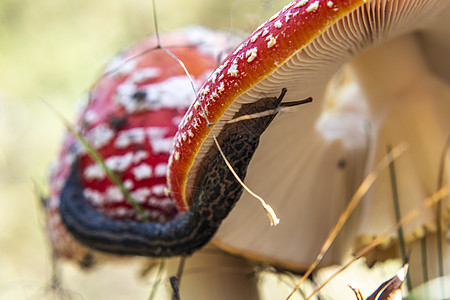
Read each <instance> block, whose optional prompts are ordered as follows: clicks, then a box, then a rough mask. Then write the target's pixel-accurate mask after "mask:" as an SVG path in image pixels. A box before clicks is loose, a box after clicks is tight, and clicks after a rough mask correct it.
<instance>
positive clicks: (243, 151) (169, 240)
mask: <svg viewBox="0 0 450 300" xmlns="http://www.w3.org/2000/svg"><path fill="white" fill-rule="evenodd" d="M283 95H284V94H282V95H281V96H280V97H267V98H262V99H260V100H259V101H257V102H255V103H253V104H247V105H243V106H242V108H241V109H240V110H239V112H238V113H236V116H235V117H240V116H243V115H247V114H255V113H259V112H264V111H266V110H270V109H274V108H277V107H278V106H279V104H280V102H281V100H282V98H283ZM275 116H276V114H273V115H269V116H263V117H259V118H252V119H249V120H244V121H241V122H236V123H231V124H227V125H225V126H224V129H223V130H222V131H221V133H220V134H219V135H218V136H217V140H218V142H219V145H220V147H221V149H222V151H223V152H224V154H225V156H226V157H227V159H228V161H229V162H230V164H231V165H232V166H233V168H234V170H235V171H236V173H237V175H238V176H239V177H240V178H244V177H245V175H246V170H247V166H248V164H249V163H250V161H251V159H252V157H253V154H254V152H255V150H256V148H257V147H258V144H259V139H260V136H261V135H262V134H263V132H264V131H265V129H266V128H267V127H268V126H269V124H270V123H271V122H272V121H273V119H274V118H275ZM200 169H201V172H199V173H198V174H199V175H198V176H197V178H196V179H195V187H194V193H193V195H194V197H193V201H192V207H190V209H189V210H188V211H187V212H180V213H179V215H178V216H177V217H176V218H175V219H173V220H171V221H169V222H166V223H152V222H137V221H129V220H114V219H112V218H110V217H108V216H107V215H105V214H103V213H102V212H100V211H99V210H97V209H95V208H94V207H93V206H92V205H91V204H90V203H89V202H88V200H87V198H86V197H85V195H84V191H83V185H82V180H81V174H80V171H79V163H78V162H75V163H74V164H73V165H72V169H71V172H70V175H69V177H68V179H67V181H66V184H65V186H64V189H63V190H62V193H61V203H60V207H59V210H60V214H61V218H62V221H63V223H64V224H65V226H66V228H67V230H68V231H69V232H70V233H71V234H72V235H73V236H74V237H75V238H76V239H77V240H78V241H79V242H81V243H82V244H84V245H86V246H88V247H90V248H93V249H96V250H99V251H103V252H108V253H115V254H127V255H138V256H151V257H160V256H174V255H184V254H190V253H192V252H194V251H195V250H197V249H199V248H200V247H202V246H203V245H204V244H205V243H207V242H208V241H209V240H210V238H211V237H212V236H213V235H214V233H215V232H216V230H217V228H218V227H219V225H220V224H221V223H222V220H223V219H224V218H225V217H226V216H227V215H228V213H229V212H230V210H231V209H232V208H233V206H234V204H235V203H236V201H237V200H238V199H239V198H240V197H241V194H242V191H243V188H242V186H241V185H240V184H239V183H238V182H237V181H236V179H235V178H234V175H233V174H232V172H231V171H230V170H229V169H228V167H227V165H226V163H225V161H224V160H223V158H222V157H221V155H220V153H219V150H218V149H217V147H216V146H212V147H210V149H209V150H208V152H207V155H206V156H205V158H204V160H203V161H202V163H201V168H200Z"/></svg>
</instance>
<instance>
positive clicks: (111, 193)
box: [105, 185, 124, 202]
mask: <svg viewBox="0 0 450 300" xmlns="http://www.w3.org/2000/svg"><path fill="white" fill-rule="evenodd" d="M105 197H106V200H107V201H111V202H122V201H123V200H124V196H123V194H122V191H121V190H120V188H119V187H117V186H115V185H114V186H109V187H108V188H107V189H106V191H105Z"/></svg>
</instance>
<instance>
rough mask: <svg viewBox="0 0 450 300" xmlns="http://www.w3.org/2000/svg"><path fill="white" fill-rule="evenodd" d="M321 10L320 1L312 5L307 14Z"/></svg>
mask: <svg viewBox="0 0 450 300" xmlns="http://www.w3.org/2000/svg"><path fill="white" fill-rule="evenodd" d="M318 8H319V1H314V2H313V3H311V4H310V5H309V6H308V8H306V11H307V12H314V11H316V10H317V9H318Z"/></svg>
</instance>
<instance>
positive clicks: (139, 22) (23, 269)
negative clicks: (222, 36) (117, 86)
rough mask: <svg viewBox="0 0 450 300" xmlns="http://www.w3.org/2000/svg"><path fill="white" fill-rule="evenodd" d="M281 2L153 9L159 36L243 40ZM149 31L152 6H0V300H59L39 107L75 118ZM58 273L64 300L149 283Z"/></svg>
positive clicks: (50, 120) (25, 2)
mask: <svg viewBox="0 0 450 300" xmlns="http://www.w3.org/2000/svg"><path fill="white" fill-rule="evenodd" d="M286 2H287V1H282V0H277V1H272V0H255V1H252V0H242V1H224V0H191V1H183V0H164V1H162V0H156V7H157V17H158V25H159V29H160V31H167V30H170V29H174V28H179V27H183V26H186V25H190V24H200V25H203V26H207V27H210V28H214V29H221V30H225V31H230V32H232V33H235V34H241V35H242V36H245V35H246V34H248V33H250V32H251V31H253V29H255V28H256V27H257V26H258V25H259V24H260V23H261V22H262V21H264V20H265V19H267V18H268V17H270V16H271V15H272V14H273V13H275V12H276V11H278V10H279V9H280V8H282V7H283V6H284V4H286ZM153 28H154V27H153V10H152V2H151V1H150V0H146V1H143V0H115V1H106V0H98V1H90V0H65V1H57V0H40V1H31V0H20V1H18V0H0V189H1V198H0V299H55V298H56V299H59V298H57V297H56V296H57V294H55V293H50V292H49V284H50V278H51V259H50V251H49V249H48V244H47V240H46V236H45V234H44V230H43V221H44V220H43V216H42V214H41V213H40V206H39V200H38V199H37V193H36V189H37V190H39V191H42V192H44V193H45V191H46V184H47V183H46V176H47V170H48V166H49V164H50V162H51V160H52V158H53V157H54V156H55V155H56V154H57V152H58V149H59V144H60V142H61V138H62V135H63V133H64V131H65V129H64V126H63V124H62V123H61V121H60V120H59V119H58V117H57V116H56V114H55V113H54V112H53V111H52V110H51V109H49V108H48V107H47V106H46V105H45V104H43V101H45V102H47V103H49V104H50V105H51V106H52V107H54V108H55V109H56V110H57V111H58V112H60V113H62V114H63V115H64V116H66V117H67V118H68V119H69V120H73V119H74V106H75V103H76V102H77V100H78V99H80V98H81V97H82V95H83V94H84V93H85V92H86V91H87V90H88V89H89V87H90V85H91V84H92V83H93V82H94V81H95V80H96V78H97V77H98V76H99V74H100V72H101V69H102V67H103V66H104V64H105V63H106V62H107V61H108V60H109V59H111V58H112V57H113V56H114V55H115V54H116V53H117V52H118V51H119V50H120V49H121V48H123V47H125V46H127V45H129V44H130V43H133V42H134V41H136V40H138V39H140V38H142V37H144V36H145V35H148V34H150V33H152V32H153V30H154V29H153ZM62 268H63V269H62V271H63V273H64V276H63V279H64V287H65V289H66V290H67V292H68V295H69V296H70V297H69V298H63V299H147V297H148V295H149V286H150V285H151V282H149V281H148V279H147V281H144V280H141V279H138V275H137V270H139V264H138V263H135V264H130V263H126V264H119V266H112V265H107V266H102V267H100V268H98V269H96V270H95V271H94V272H90V273H83V272H80V271H79V269H78V268H77V267H74V266H71V265H67V264H64V265H62ZM394 272H395V271H394ZM387 274H392V272H391V271H386V272H385V274H382V275H383V276H382V277H381V278H386V276H387ZM364 275H366V276H368V277H370V278H372V280H374V277H373V276H374V275H373V274H369V273H365V274H364ZM378 277H379V274H378ZM359 279H361V277H359ZM380 280H381V279H380ZM283 281H286V278H280V277H279V276H273V277H270V276H266V277H265V278H264V283H265V285H264V288H263V289H265V290H266V292H267V293H268V294H272V295H273V294H275V295H276V294H277V293H279V295H282V296H280V297H283V296H286V291H289V289H286V285H284V291H283V292H279V291H278V290H279V288H280V284H279V283H280V282H283ZM362 281H364V280H362ZM291 282H292V281H291ZM375 282H378V279H377V280H375ZM379 282H381V281H379ZM281 285H283V284H281ZM342 288H343V289H345V290H348V289H347V288H346V286H343V287H342ZM280 299H283V298H280Z"/></svg>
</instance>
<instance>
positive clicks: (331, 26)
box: [168, 0, 450, 283]
mask: <svg viewBox="0 0 450 300" xmlns="http://www.w3.org/2000/svg"><path fill="white" fill-rule="evenodd" d="M449 16H450V2H448V1H444V0H429V1H404V0H391V1H389V0H297V1H293V2H291V3H289V4H288V5H287V6H286V7H284V8H283V9H282V10H281V11H280V12H279V13H277V14H275V15H274V16H273V17H272V18H270V19H269V20H268V21H267V22H265V23H264V24H262V25H261V26H260V27H259V28H258V29H256V30H255V31H254V32H253V33H252V34H251V35H250V36H249V37H248V38H247V39H246V40H244V41H243V42H242V43H241V44H240V45H239V46H238V47H237V48H236V50H235V51H234V52H232V54H230V55H229V56H228V57H227V58H226V59H225V60H224V61H223V63H222V64H221V65H220V67H219V68H218V69H217V70H216V72H215V73H214V74H212V76H211V77H210V78H209V80H208V81H207V82H206V83H205V84H204V85H203V87H202V89H201V90H200V91H199V93H198V100H197V101H196V102H195V104H193V105H192V106H191V107H190V108H189V110H188V111H187V113H186V115H185V117H184V119H183V121H182V122H181V124H180V127H179V130H178V132H177V136H176V141H175V146H174V150H173V152H172V155H171V160H170V165H169V174H168V178H169V186H170V191H171V195H172V196H173V197H174V198H175V199H176V200H177V201H178V203H179V205H183V206H191V209H194V210H195V209H196V206H198V205H199V204H198V203H199V202H198V198H199V197H201V196H202V189H205V184H215V185H217V186H218V187H219V188H218V191H217V193H216V194H214V193H213V194H212V196H217V197H221V200H220V201H222V202H223V201H229V200H230V198H228V197H227V195H225V194H224V192H225V191H227V190H228V189H229V188H230V187H231V188H234V186H235V185H236V181H235V180H234V179H233V178H232V176H228V175H229V174H227V175H225V174H223V173H220V174H219V175H214V174H215V172H213V173H211V172H210V171H209V170H210V169H211V166H213V164H212V157H211V153H212V152H214V151H215V150H214V149H216V145H215V142H214V139H213V134H212V133H214V135H215V136H217V137H219V140H221V141H222V143H221V147H222V148H224V150H225V152H227V151H228V152H227V153H226V155H227V157H228V159H229V160H230V161H231V163H232V164H234V167H235V168H236V169H238V170H241V168H242V166H240V165H239V164H240V162H241V159H240V158H239V155H241V152H239V148H240V147H241V146H242V145H243V144H246V143H251V141H252V140H253V139H254V138H255V137H254V136H253V135H252V134H253V132H252V131H258V133H257V135H259V133H262V132H261V129H260V127H258V126H259V125H258V124H256V122H257V121H255V120H254V119H252V120H251V121H242V122H239V123H241V127H238V126H237V127H238V128H233V130H236V131H237V133H235V132H232V133H230V125H224V124H225V123H226V121H230V120H232V119H234V118H236V117H237V116H238V115H241V114H242V110H245V113H246V114H252V113H255V112H258V111H261V110H269V109H271V108H274V107H277V106H278V103H269V104H268V103H264V101H262V100H261V99H270V98H272V99H275V98H276V97H278V95H280V93H281V90H282V89H283V88H285V89H287V93H286V94H285V96H284V98H283V100H282V101H283V102H285V101H294V100H299V99H304V98H306V97H312V98H313V99H314V102H313V103H312V104H310V105H308V106H302V107H301V108H299V109H298V111H296V112H295V113H289V114H283V115H282V116H279V117H276V118H275V120H274V121H273V123H272V124H271V125H270V126H268V128H267V130H265V132H264V134H263V135H262V136H261V141H260V144H259V147H258V149H257V150H256V151H255V153H254V157H253V158H252V160H251V162H250V163H248V162H246V163H248V168H247V169H246V171H245V172H243V171H241V174H240V175H241V176H242V177H244V176H243V174H242V173H246V177H245V182H246V183H247V185H249V186H250V187H251V188H252V189H253V190H254V191H255V192H257V193H258V194H260V195H262V196H263V197H264V198H265V199H266V200H268V201H269V202H270V204H271V205H272V207H273V208H274V210H275V211H276V212H277V215H278V216H279V217H280V219H281V222H280V224H279V225H278V226H276V227H274V228H270V227H269V225H268V222H267V220H266V216H265V214H264V213H262V212H261V208H259V207H258V206H259V203H258V202H257V201H255V200H254V199H251V198H252V197H251V196H250V195H248V194H243V195H242V197H241V199H240V201H239V203H238V204H237V205H236V208H235V209H234V210H233V211H232V212H231V213H230V215H229V216H228V218H227V219H226V220H225V221H224V223H223V224H222V226H221V228H220V229H219V231H218V232H217V234H216V235H215V237H214V243H215V244H216V245H218V246H219V247H221V248H223V249H225V250H227V251H229V252H231V253H235V254H239V255H243V256H246V257H250V258H253V259H256V260H261V261H268V262H270V263H273V264H275V265H279V266H282V267H286V268H289V269H291V270H298V271H302V270H305V269H306V268H307V267H308V266H309V265H310V264H311V263H312V261H313V260H314V258H315V256H316V255H317V254H318V252H319V249H320V247H321V245H322V243H323V242H324V239H325V238H326V237H327V235H328V233H329V231H330V230H331V228H332V226H333V225H334V224H335V223H336V221H337V218H338V216H339V214H340V213H341V212H342V211H343V208H344V207H345V205H346V203H347V202H348V201H349V199H350V197H351V195H352V194H353V192H354V191H355V189H356V187H357V186H358V185H359V184H360V183H361V181H362V179H363V174H365V173H366V174H367V172H368V171H370V170H371V168H372V166H373V164H374V162H377V161H379V160H380V159H381V157H383V156H384V155H385V154H386V147H387V145H396V144H398V143H401V142H404V141H406V142H407V143H409V145H410V148H409V151H408V152H407V153H406V154H405V155H403V156H402V157H401V158H399V159H398V161H396V163H395V164H396V170H397V174H396V177H397V186H398V190H399V197H400V199H399V201H400V210H401V212H402V213H405V214H406V213H407V212H408V211H410V210H411V209H412V208H413V207H416V206H418V205H419V204H420V203H421V202H422V201H423V200H424V199H425V197H427V196H429V195H430V194H432V193H433V192H435V191H436V186H437V184H438V173H439V168H440V167H441V162H440V157H441V152H442V151H443V148H444V145H445V141H446V138H447V136H448V134H449V132H450V121H449V120H450V118H449V115H450V102H449V101H448V100H449V99H450V86H449V82H450V72H449V69H448V68H443V67H442V66H441V65H440V62H444V63H443V64H446V65H448V64H447V62H448V59H447V56H448V53H450V46H449V43H448V41H449V38H450V26H449V24H448V23H449V21H448V20H449V19H450V18H449ZM347 63H349V64H350V67H351V68H352V70H353V72H354V73H355V75H356V77H357V80H358V83H359V86H360V88H361V90H362V96H361V98H360V100H359V101H366V102H367V107H368V113H369V116H368V118H367V120H365V119H364V116H360V117H358V114H357V113H356V114H351V116H352V118H346V117H341V118H340V119H336V117H334V118H331V119H328V120H327V119H326V118H325V119H324V115H325V114H326V113H330V111H331V112H332V111H333V108H329V107H328V108H327V107H326V106H325V103H324V101H323V99H324V92H325V90H326V88H327V83H328V82H329V81H330V79H331V78H332V77H333V75H334V74H336V72H338V71H339V69H340V68H341V67H342V66H343V65H344V64H347ZM343 97H344V98H345V95H343ZM348 97H352V96H351V95H348ZM327 109H330V111H327ZM338 111H339V109H338ZM339 114H340V115H341V116H345V114H342V111H340V112H339ZM339 114H338V115H339ZM261 119H264V118H261ZM251 122H255V123H253V124H252V123H251ZM366 122H368V124H369V126H367V125H365V124H366ZM249 123H250V124H249ZM234 124H237V123H234ZM336 124H339V127H338V128H336V127H334V126H335V125H336ZM255 126H256V127H255ZM230 134H231V136H230ZM221 136H224V137H225V140H224V139H223V138H222V139H221V138H220V137H221ZM230 137H231V138H230ZM235 148H237V149H235ZM251 150H253V149H251ZM248 151H249V150H248ZM216 155H217V154H216ZM443 167H444V168H445V170H448V165H447V164H445V165H444V166H443ZM244 168H245V167H244ZM207 176H208V177H211V176H214V179H213V180H210V181H207V182H206V181H205V179H204V178H206V177H207ZM225 176H227V177H226V178H225ZM242 177H241V178H242ZM445 184H448V179H447V177H446V178H445ZM208 188H209V187H208ZM199 190H200V191H199ZM205 193H206V192H205ZM213 200H214V201H215V202H218V201H217V200H216V199H212V200H211V201H213ZM365 201H366V203H365V204H364V206H363V207H362V211H361V214H360V219H359V221H358V220H353V221H354V222H359V223H353V225H354V226H353V227H352V228H347V229H346V231H347V232H346V234H344V235H343V239H342V240H341V241H340V243H338V244H337V245H336V246H335V247H334V249H333V248H332V250H331V251H329V253H327V256H326V257H325V258H324V260H323V261H322V263H323V265H329V264H333V263H339V262H340V260H341V259H342V257H343V255H344V254H346V253H348V251H349V247H350V244H351V242H352V241H354V240H356V239H357V240H358V241H360V242H361V241H362V242H363V243H368V242H370V241H371V240H372V239H373V237H374V236H376V235H379V234H381V233H382V232H383V231H384V230H386V229H387V228H388V226H389V225H393V224H395V223H396V219H395V213H394V209H393V204H392V203H393V202H392V191H391V184H390V177H389V174H387V173H386V174H383V175H381V176H380V178H379V179H378V181H377V182H376V183H375V185H374V186H373V187H372V189H371V191H370V192H369V194H368V195H367V197H366V199H365ZM442 207H443V210H446V209H448V202H445V204H444V205H443V206H442ZM214 212H215V209H214V206H211V209H210V210H207V214H206V215H205V217H209V218H215V217H216V215H215V214H214ZM436 221H437V220H436V214H435V212H433V211H431V210H430V211H426V212H423V214H421V215H420V216H418V217H417V218H416V219H415V220H414V221H413V222H412V223H410V224H407V225H406V226H405V227H404V233H405V239H406V242H407V243H409V247H412V248H413V251H415V253H413V254H412V256H413V257H411V273H416V274H422V272H421V271H419V270H418V269H417V265H415V264H416V263H415V262H417V261H419V260H420V259H417V257H416V256H418V257H419V256H420V255H419V254H418V253H417V251H416V248H415V245H416V244H418V242H417V240H418V239H419V238H421V237H424V236H433V235H435V233H436V228H437V226H436ZM446 222H447V224H448V219H447V220H446ZM358 224H359V225H358ZM352 231H353V232H352ZM354 231H357V232H354ZM395 240H396V238H395V237H394V236H393V237H392V239H391V240H390V241H388V242H387V245H385V246H386V248H388V247H387V246H389V245H396V243H395ZM430 240H431V239H428V240H427V243H428V247H434V248H430V249H429V252H432V251H436V247H435V245H434V244H433V243H432V242H431V241H430ZM443 247H444V255H445V263H446V264H447V268H448V267H449V266H448V264H449V262H450V251H449V245H448V244H444V245H443ZM395 255H396V254H395ZM429 271H430V273H431V272H433V271H432V270H431V269H430V270H429ZM434 271H435V270H434ZM435 275H436V273H434V275H433V276H435ZM430 276H432V275H431V274H430ZM418 282H420V280H418V281H416V282H415V283H418Z"/></svg>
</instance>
